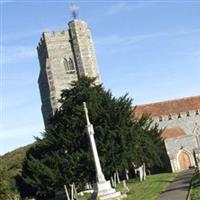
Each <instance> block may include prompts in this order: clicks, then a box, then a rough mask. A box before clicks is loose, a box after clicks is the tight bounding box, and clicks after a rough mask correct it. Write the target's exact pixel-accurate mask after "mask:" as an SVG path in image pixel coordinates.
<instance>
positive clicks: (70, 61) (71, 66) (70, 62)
mask: <svg viewBox="0 0 200 200" xmlns="http://www.w3.org/2000/svg"><path fill="white" fill-rule="evenodd" d="M68 65H69V69H70V70H71V71H74V70H75V69H74V63H73V60H72V59H71V58H69V62H68Z"/></svg>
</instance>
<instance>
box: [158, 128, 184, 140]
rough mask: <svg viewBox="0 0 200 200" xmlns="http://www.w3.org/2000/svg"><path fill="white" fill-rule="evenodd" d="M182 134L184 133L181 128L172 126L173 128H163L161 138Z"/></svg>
mask: <svg viewBox="0 0 200 200" xmlns="http://www.w3.org/2000/svg"><path fill="white" fill-rule="evenodd" d="M183 135H186V134H185V132H184V131H183V129H181V128H179V127H174V128H167V129H165V130H164V131H163V132H162V134H161V138H163V139H169V138H176V137H179V136H183Z"/></svg>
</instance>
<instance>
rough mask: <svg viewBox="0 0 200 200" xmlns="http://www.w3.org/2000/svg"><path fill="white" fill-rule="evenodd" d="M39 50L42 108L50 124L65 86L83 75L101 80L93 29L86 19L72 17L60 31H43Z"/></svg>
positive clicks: (44, 116)
mask: <svg viewBox="0 0 200 200" xmlns="http://www.w3.org/2000/svg"><path fill="white" fill-rule="evenodd" d="M37 51H38V58H39V62H40V74H39V78H38V84H39V89H40V96H41V101H42V107H41V109H42V114H43V119H44V123H45V125H47V124H48V118H49V117H51V116H53V115H54V113H55V110H56V109H57V108H58V107H59V103H58V99H59V98H60V95H61V92H62V90H63V89H67V88H70V83H71V82H72V81H75V80H78V78H79V77H80V76H88V77H96V84H99V83H100V82H101V81H100V75H99V70H98V66H97V62H96V55H95V50H94V46H93V41H92V36H91V31H90V29H89V28H88V25H87V23H86V22H85V21H83V20H77V19H74V20H72V21H70V22H69V23H68V29H67V30H63V31H61V32H44V33H43V34H42V37H41V39H40V42H39V44H38V47H37Z"/></svg>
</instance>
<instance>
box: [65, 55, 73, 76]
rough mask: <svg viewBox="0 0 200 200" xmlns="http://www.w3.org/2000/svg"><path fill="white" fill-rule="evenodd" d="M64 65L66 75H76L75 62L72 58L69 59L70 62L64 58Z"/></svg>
mask: <svg viewBox="0 0 200 200" xmlns="http://www.w3.org/2000/svg"><path fill="white" fill-rule="evenodd" d="M63 64H64V67H65V70H66V73H74V72H75V68H74V63H73V60H72V59H71V58H69V60H67V59H66V58H64V59H63Z"/></svg>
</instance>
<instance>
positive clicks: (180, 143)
mask: <svg viewBox="0 0 200 200" xmlns="http://www.w3.org/2000/svg"><path fill="white" fill-rule="evenodd" d="M37 51H38V58H39V62H40V74H39V78H38V84H39V89H40V96H41V101H42V106H41V110H42V114H43V119H44V123H45V126H47V125H48V118H49V117H50V116H52V115H54V112H55V110H56V109H57V108H58V107H59V103H58V99H59V98H60V95H61V91H62V90H63V89H67V88H70V83H71V82H72V81H75V80H78V78H79V77H80V76H89V77H96V83H97V84H98V83H100V82H101V81H100V74H99V70H98V65H97V62H96V55H95V50H94V46H93V40H92V36H91V31H90V29H89V28H88V25H87V23H86V22H85V21H83V20H76V19H74V20H72V21H70V22H69V23H68V29H66V30H63V31H60V32H45V33H43V34H42V37H41V39H40V42H39V44H38V47H37ZM143 113H149V114H151V117H152V118H153V120H154V123H158V125H159V128H162V129H164V131H163V133H162V138H163V139H164V140H165V146H166V150H167V153H168V156H169V158H170V162H171V167H172V171H173V172H177V171H181V170H185V169H188V168H189V167H190V166H195V165H196V162H195V157H194V152H198V148H200V96H195V97H189V98H184V99H178V100H172V101H164V102H160V103H153V104H146V105H139V106H137V108H136V115H137V116H141V115H142V114H143ZM196 157H197V153H196Z"/></svg>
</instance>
